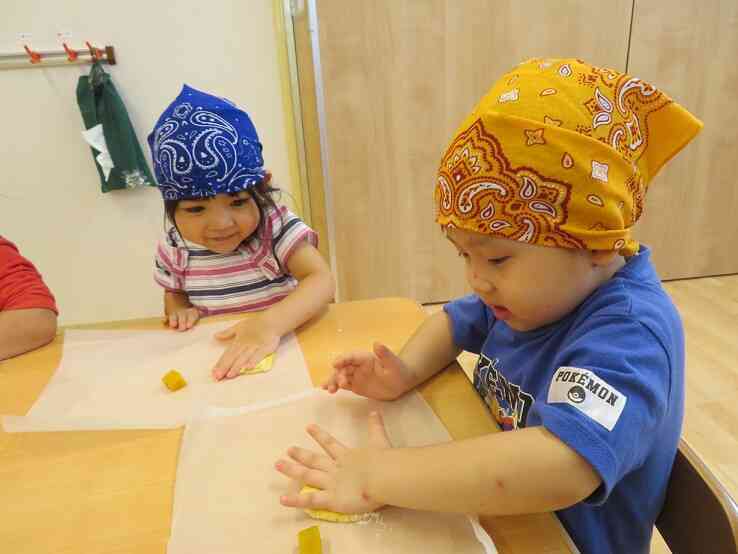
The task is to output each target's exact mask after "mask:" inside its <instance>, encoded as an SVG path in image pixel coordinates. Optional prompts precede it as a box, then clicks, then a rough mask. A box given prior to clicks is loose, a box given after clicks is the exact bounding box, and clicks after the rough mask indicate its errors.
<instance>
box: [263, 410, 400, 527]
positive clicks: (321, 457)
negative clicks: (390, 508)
mask: <svg viewBox="0 0 738 554" xmlns="http://www.w3.org/2000/svg"><path fill="white" fill-rule="evenodd" d="M307 431H308V433H309V434H310V436H311V437H312V438H313V439H314V440H315V442H317V443H318V444H319V445H320V446H321V448H323V450H324V451H325V452H326V453H327V454H328V455H327V456H326V455H325V454H317V453H315V452H312V451H310V450H305V449H303V448H298V447H296V446H293V447H291V448H289V449H288V450H287V455H288V456H289V457H290V458H292V460H290V461H288V460H283V459H282V460H279V461H278V462H277V463H276V464H275V466H274V467H275V469H276V470H277V471H279V472H280V473H282V474H284V475H286V476H287V477H290V478H292V479H295V480H297V481H300V482H301V483H304V484H306V485H310V486H312V487H315V488H317V489H321V490H319V491H316V492H310V493H304V494H291V495H286V496H282V497H280V499H279V502H280V504H282V505H283V506H287V507H291V508H311V509H316V510H330V511H333V512H340V513H344V514H360V513H366V512H373V511H374V510H377V509H379V508H381V507H382V506H383V505H384V504H382V503H380V502H376V501H374V500H372V499H371V498H370V497H369V496H368V493H367V484H368V481H369V473H370V471H371V468H372V465H373V464H372V459H373V457H374V455H375V454H376V453H377V451H379V450H383V449H386V448H391V447H392V445H391V444H390V442H389V439H388V438H387V434H386V431H385V428H384V423H383V421H382V416H380V415H379V413H377V412H372V413H371V414H370V415H369V447H368V448H348V447H346V446H344V445H343V444H341V443H340V442H338V441H337V440H336V439H335V438H334V437H333V436H332V435H331V434H330V433H328V432H326V431H324V430H323V429H321V428H320V427H318V426H317V425H310V426H309V427H308V428H307Z"/></svg>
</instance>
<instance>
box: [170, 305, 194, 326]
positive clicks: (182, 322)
mask: <svg viewBox="0 0 738 554" xmlns="http://www.w3.org/2000/svg"><path fill="white" fill-rule="evenodd" d="M199 319H200V312H199V311H198V309H197V308H192V307H190V308H182V309H179V310H173V311H171V312H169V315H168V316H165V320H164V323H165V324H166V325H168V326H169V328H170V329H174V330H175V331H187V330H188V329H192V328H193V327H194V326H195V324H196V323H197V321H198V320H199Z"/></svg>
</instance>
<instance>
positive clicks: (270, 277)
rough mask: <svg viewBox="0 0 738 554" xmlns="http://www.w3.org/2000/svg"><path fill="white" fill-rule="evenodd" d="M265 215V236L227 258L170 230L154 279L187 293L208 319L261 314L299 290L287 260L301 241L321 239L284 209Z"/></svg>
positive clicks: (158, 252) (160, 248) (162, 243)
mask: <svg viewBox="0 0 738 554" xmlns="http://www.w3.org/2000/svg"><path fill="white" fill-rule="evenodd" d="M265 217H266V219H267V221H266V225H265V228H264V236H263V237H259V238H254V239H251V240H246V241H244V242H243V243H241V246H239V247H238V249H236V250H235V251H234V252H230V253H228V254H218V253H216V252H213V251H211V250H208V249H207V248H205V247H203V246H200V245H198V244H195V243H193V242H191V241H187V240H185V239H183V238H182V237H181V235H180V234H179V231H177V229H176V228H175V227H173V226H172V227H171V228H170V229H169V230H168V231H167V232H165V233H164V237H163V238H162V240H161V241H160V242H159V245H158V247H157V249H156V257H155V264H154V280H155V281H156V282H157V283H159V284H160V285H161V286H162V287H164V288H165V289H166V290H167V291H170V292H183V293H185V294H187V297H188V298H189V301H190V303H191V304H192V305H193V306H195V307H196V308H197V309H198V310H200V313H201V314H202V315H204V316H207V315H216V314H223V313H229V312H245V311H253V310H262V309H264V308H267V307H269V306H271V305H272V304H275V303H277V302H279V301H280V300H282V298H284V297H285V296H287V295H288V294H289V293H290V292H292V291H293V290H294V289H295V287H297V280H296V279H295V278H294V277H293V276H292V275H290V274H289V273H288V270H287V261H288V260H289V259H290V256H291V255H292V253H293V252H294V251H295V249H296V248H297V247H298V246H299V245H300V244H301V243H302V242H303V241H307V242H308V243H310V244H312V245H313V246H317V244H318V235H317V234H316V233H315V231H313V230H312V229H311V228H310V227H308V226H307V225H306V224H305V223H304V222H303V221H302V220H301V219H300V218H299V217H297V216H296V215H295V214H293V213H292V212H290V211H289V210H287V208H285V207H284V206H280V207H279V209H278V210H270V211H268V212H267V213H266V214H265ZM272 246H273V248H272ZM275 254H276V257H275Z"/></svg>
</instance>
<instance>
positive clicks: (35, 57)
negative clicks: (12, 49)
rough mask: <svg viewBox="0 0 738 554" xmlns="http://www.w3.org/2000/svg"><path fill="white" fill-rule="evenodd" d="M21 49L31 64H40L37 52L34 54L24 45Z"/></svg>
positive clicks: (39, 55)
mask: <svg viewBox="0 0 738 554" xmlns="http://www.w3.org/2000/svg"><path fill="white" fill-rule="evenodd" d="M23 48H25V50H26V54H28V57H29V58H31V63H40V62H41V54H39V53H38V52H34V51H33V50H31V49H30V48H28V46H27V45H26V44H24V45H23Z"/></svg>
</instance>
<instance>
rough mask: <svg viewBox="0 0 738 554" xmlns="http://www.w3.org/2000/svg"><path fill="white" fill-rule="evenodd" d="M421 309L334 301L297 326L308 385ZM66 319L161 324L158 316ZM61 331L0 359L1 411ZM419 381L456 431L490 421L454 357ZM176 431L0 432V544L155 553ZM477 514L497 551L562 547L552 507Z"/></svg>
mask: <svg viewBox="0 0 738 554" xmlns="http://www.w3.org/2000/svg"><path fill="white" fill-rule="evenodd" d="M230 317H231V318H233V316H230ZM237 317H244V316H243V315H241V316H237ZM425 317H426V315H425V312H424V311H423V309H422V308H421V307H420V306H419V305H418V304H416V303H415V302H413V301H411V300H407V299H400V298H384V299H378V300H368V301H360V302H348V303H344V304H334V305H331V306H330V307H329V308H328V309H327V310H326V311H325V312H324V313H323V315H322V316H321V317H319V318H316V319H315V320H314V321H312V322H310V323H308V324H307V325H305V326H303V327H302V328H301V329H300V330H299V331H298V332H297V337H298V340H299V342H300V346H301V348H302V350H303V354H304V356H305V359H306V361H307V365H308V367H309V369H310V373H311V377H312V380H313V382H314V383H316V384H317V383H320V382H322V380H323V379H324V378H325V377H326V376H327V375H328V374H329V372H330V371H331V369H330V368H331V360H332V359H333V358H334V357H335V356H336V355H337V354H339V353H342V352H346V351H348V350H354V349H368V348H370V347H371V344H372V342H373V341H374V340H381V341H383V342H385V343H386V344H387V345H388V346H389V347H390V348H394V349H399V348H400V347H401V346H402V345H403V344H404V343H405V341H406V340H407V339H408V337H409V336H410V335H411V334H412V332H413V331H414V330H415V328H417V326H418V325H419V324H420V322H421V321H423V319H424V318H425ZM76 328H87V329H91V328H94V329H118V330H123V329H125V330H142V329H161V322H160V321H159V320H157V319H148V320H136V321H127V322H115V323H109V324H96V325H92V326H83V327H76ZM63 341H64V337H63V333H60V335H59V336H58V337H57V338H56V340H55V341H54V342H53V343H51V344H50V345H48V346H46V347H44V348H42V349H40V350H37V351H35V352H32V353H29V354H26V355H23V356H20V357H18V358H13V359H11V360H7V361H4V362H0V414H7V415H24V414H25V413H27V411H28V410H29V409H30V407H31V405H32V404H33V402H34V401H35V400H36V398H37V397H38V395H39V393H40V392H41V390H42V389H43V387H44V386H45V385H46V383H47V381H48V380H49V378H50V377H51V375H52V374H53V372H54V370H55V369H56V367H57V366H58V364H59V360H60V358H61V352H62V344H63ZM421 392H422V394H423V396H424V397H425V399H426V400H427V401H428V403H429V404H430V405H431V407H432V408H433V410H434V411H435V412H436V414H437V415H438V416H439V418H440V419H441V420H442V421H443V423H444V424H445V425H446V427H447V428H448V430H449V432H450V433H451V435H452V436H453V437H454V438H455V439H463V438H468V437H475V436H479V435H482V434H486V433H492V432H498V428H497V426H496V424H495V422H494V420H493V419H492V418H491V416H490V415H489V412H488V411H487V410H486V408H485V407H484V404H483V403H482V401H481V399H480V398H479V397H478V396H477V394H476V393H475V392H474V390H473V388H472V386H471V384H470V383H469V380H468V379H467V378H466V376H465V375H464V373H463V372H462V370H461V368H460V367H459V366H458V365H457V364H453V365H451V366H449V368H448V369H446V370H445V371H444V372H442V373H440V374H439V375H438V376H436V377H435V378H434V379H432V380H430V381H429V382H427V383H426V384H424V385H423V386H422V387H421ZM181 437H182V429H174V430H150V431H95V432H92V431H85V432H63V433H3V432H2V431H0V551H2V552H8V553H13V554H21V553H23V554H26V553H27V554H31V553H33V554H35V553H39V554H40V553H43V554H48V553H50V552H54V553H69V554H81V553H85V554H91V553H106V554H112V553H123V552H136V553H137V554H148V553H157V554H161V553H163V552H165V551H166V543H167V539H168V537H169V529H170V520H171V514H172V495H173V491H174V478H175V472H176V467H177V453H178V449H179V444H180V439H181ZM482 523H483V525H484V527H485V528H486V529H487V531H488V532H489V533H490V535H491V536H492V537H493V539H494V541H495V543H496V545H497V547H498V549H499V551H500V553H501V554H511V553H512V554H517V553H521V554H523V553H524V554H528V553H531V554H532V553H535V554H549V553H550V554H554V553H557V554H558V553H569V552H572V550H571V549H570V547H569V541H568V537H567V536H566V533H565V532H564V531H563V528H562V527H561V525H560V524H559V522H558V519H557V518H556V517H555V516H554V515H553V514H539V515H532V516H511V517H495V518H482ZM203 554H205V553H203ZM213 554H215V553H213Z"/></svg>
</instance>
